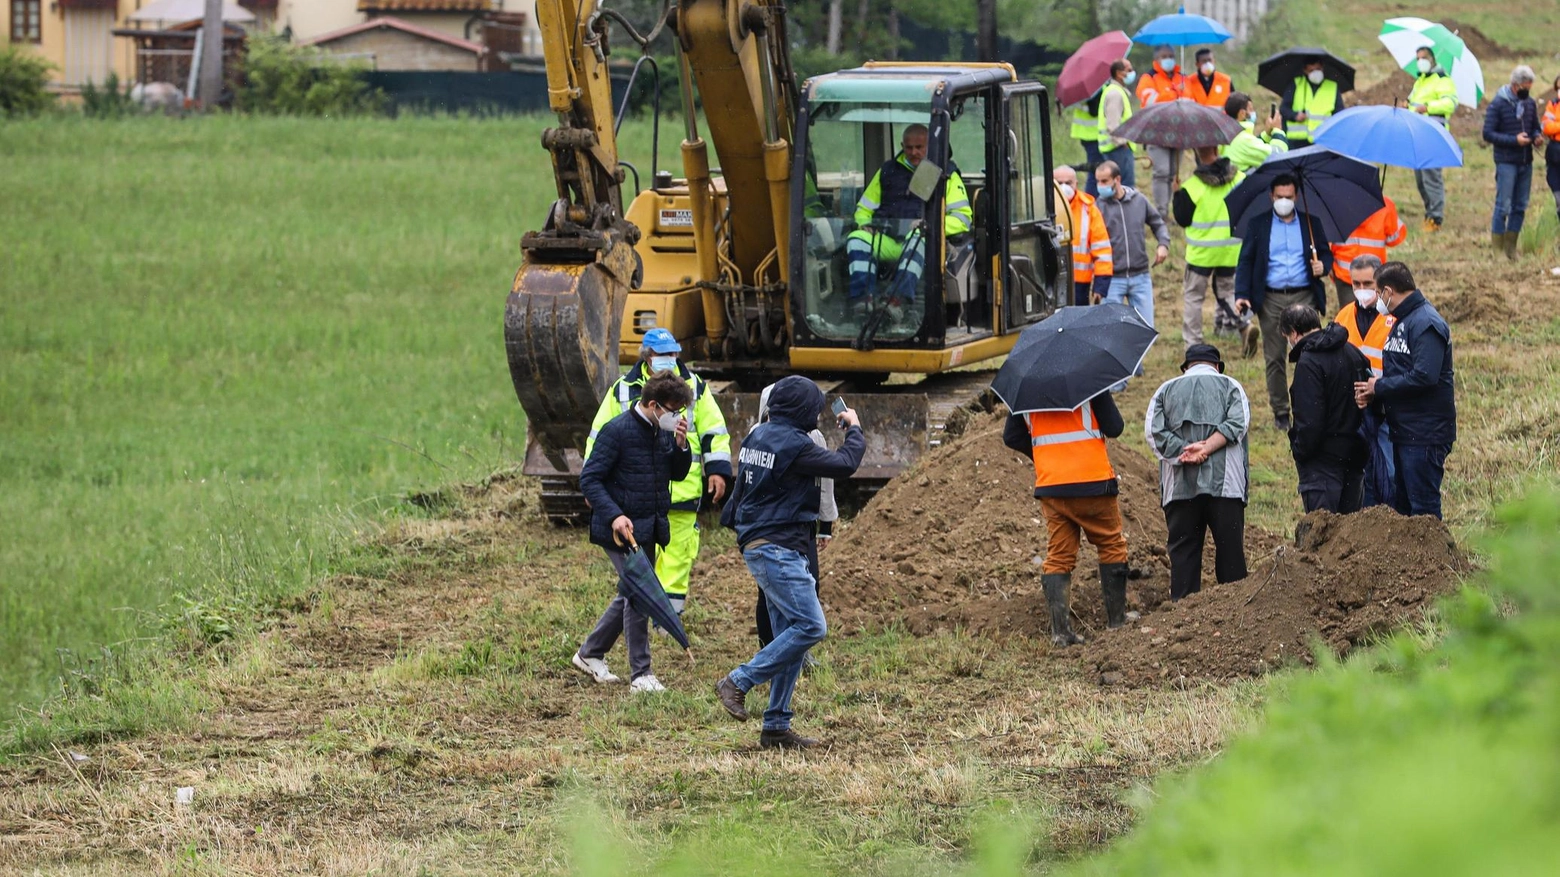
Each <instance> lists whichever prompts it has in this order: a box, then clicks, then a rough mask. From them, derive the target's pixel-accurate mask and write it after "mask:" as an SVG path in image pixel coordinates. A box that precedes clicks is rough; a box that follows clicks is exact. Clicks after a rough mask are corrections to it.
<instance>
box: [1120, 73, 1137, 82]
mask: <svg viewBox="0 0 1560 877" xmlns="http://www.w3.org/2000/svg"><path fill="white" fill-rule="evenodd" d="M1121 82H1122V84H1123V85H1131V84H1132V83H1134V82H1137V71H1136V70H1128V71H1127V75H1126V76H1123V77H1121Z"/></svg>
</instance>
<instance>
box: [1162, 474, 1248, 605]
mask: <svg viewBox="0 0 1560 877" xmlns="http://www.w3.org/2000/svg"><path fill="white" fill-rule="evenodd" d="M1165 526H1166V528H1167V529H1169V531H1170V544H1169V545H1168V546H1167V547H1168V549H1169V553H1170V599H1172V600H1179V599H1181V598H1182V597H1185V596H1186V595H1187V594H1195V593H1197V592H1198V591H1200V590H1202V565H1203V539H1204V537H1205V536H1206V534H1207V533H1208V531H1209V530H1212V531H1213V551H1214V555H1213V557H1214V560H1213V572H1214V578H1215V579H1216V580H1217V581H1218V582H1219V584H1221V585H1222V584H1224V583H1226V582H1238V581H1240V580H1241V579H1243V578H1245V577H1246V543H1245V536H1246V504H1245V503H1244V502H1242V501H1240V500H1238V499H1228V498H1224V497H1214V496H1206V495H1205V496H1199V497H1195V498H1193V499H1178V500H1175V501H1174V502H1172V503H1170V504H1169V505H1167V506H1165Z"/></svg>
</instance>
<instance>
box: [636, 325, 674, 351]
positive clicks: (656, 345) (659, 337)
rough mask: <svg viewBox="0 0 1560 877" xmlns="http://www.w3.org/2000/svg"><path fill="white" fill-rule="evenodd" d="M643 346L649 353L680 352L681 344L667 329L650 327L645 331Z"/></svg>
mask: <svg viewBox="0 0 1560 877" xmlns="http://www.w3.org/2000/svg"><path fill="white" fill-rule="evenodd" d="M643 346H644V347H648V348H650V352H651V353H682V345H681V344H678V343H677V338H676V336H674V335H673V334H672V333H671V330H669V329H651V330H650V331H648V332H646V333H645V340H644V342H643Z"/></svg>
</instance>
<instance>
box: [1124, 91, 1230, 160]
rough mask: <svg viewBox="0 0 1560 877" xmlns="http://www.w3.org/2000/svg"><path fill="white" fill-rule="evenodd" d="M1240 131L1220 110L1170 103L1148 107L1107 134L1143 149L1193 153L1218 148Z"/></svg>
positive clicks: (1176, 101) (1177, 102)
mask: <svg viewBox="0 0 1560 877" xmlns="http://www.w3.org/2000/svg"><path fill="white" fill-rule="evenodd" d="M1240 130H1241V129H1240V123H1239V122H1237V121H1235V120H1234V119H1232V118H1230V117H1229V116H1228V115H1227V114H1225V112H1224V111H1223V110H1216V109H1214V108H1212V107H1205V106H1203V105H1202V104H1200V103H1198V102H1197V101H1194V100H1172V101H1165V102H1164V103H1162V104H1149V105H1148V106H1146V107H1144V108H1143V109H1141V110H1138V111H1137V112H1135V113H1133V114H1132V118H1130V119H1128V120H1127V121H1125V122H1123V123H1121V126H1120V127H1118V128H1117V129H1116V130H1115V131H1113V132H1111V133H1112V134H1114V135H1115V136H1117V137H1120V138H1121V139H1122V140H1130V141H1132V142H1133V143H1142V144H1143V145H1145V146H1165V147H1169V148H1170V149H1196V148H1198V147H1200V146H1222V145H1224V144H1226V143H1228V142H1230V141H1231V140H1234V139H1235V138H1236V136H1237V135H1239V134H1240Z"/></svg>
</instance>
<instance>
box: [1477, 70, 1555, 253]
mask: <svg viewBox="0 0 1560 877" xmlns="http://www.w3.org/2000/svg"><path fill="white" fill-rule="evenodd" d="M1532 88H1533V68H1532V67H1529V66H1527V65H1526V64H1523V65H1519V66H1518V67H1517V68H1516V69H1515V70H1513V71H1511V84H1510V85H1502V86H1501V87H1500V91H1497V92H1495V97H1494V98H1493V99H1492V100H1491V101H1490V105H1489V107H1488V108H1486V109H1485V111H1484V140H1485V142H1487V143H1489V144H1491V145H1492V146H1494V147H1495V149H1494V152H1495V210H1494V212H1493V213H1492V214H1491V215H1490V246H1492V247H1493V248H1495V249H1497V250H1501V251H1503V252H1505V254H1506V258H1508V259H1513V260H1514V259H1516V258H1517V236H1518V235H1519V234H1521V233H1522V220H1523V217H1524V216H1526V214H1527V207H1528V191H1529V190H1530V189H1531V188H1532V187H1533V146H1534V144H1536V143H1538V142H1539V140H1540V139H1541V138H1542V136H1543V126H1542V124H1541V123H1540V122H1539V117H1538V104H1536V103H1534V102H1533V99H1532V98H1531V97H1529V96H1528V95H1529V93H1530V90H1531V89H1532Z"/></svg>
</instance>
